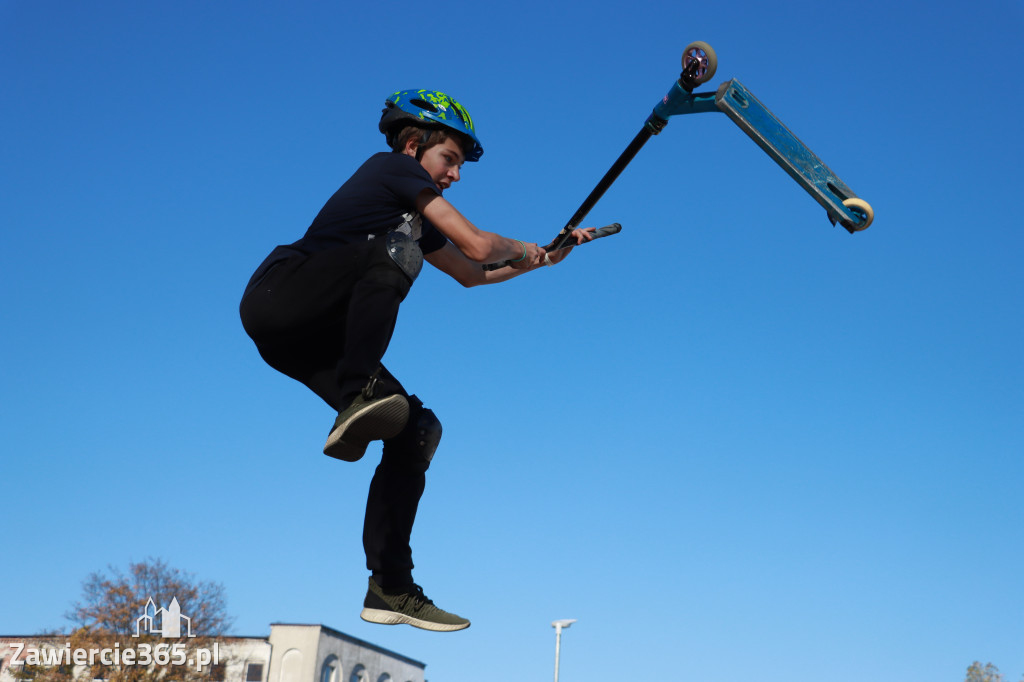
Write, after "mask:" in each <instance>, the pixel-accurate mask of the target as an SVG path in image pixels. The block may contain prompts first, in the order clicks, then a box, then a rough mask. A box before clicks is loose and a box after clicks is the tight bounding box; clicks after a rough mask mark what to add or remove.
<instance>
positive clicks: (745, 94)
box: [715, 78, 864, 233]
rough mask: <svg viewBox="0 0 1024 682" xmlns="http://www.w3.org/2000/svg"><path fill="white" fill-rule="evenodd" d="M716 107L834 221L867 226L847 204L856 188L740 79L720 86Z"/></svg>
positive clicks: (850, 226)
mask: <svg viewBox="0 0 1024 682" xmlns="http://www.w3.org/2000/svg"><path fill="white" fill-rule="evenodd" d="M715 106H716V107H718V109H719V111H721V112H723V113H725V114H726V115H728V116H729V118H731V119H732V120H733V122H734V123H736V125H737V126H739V127H740V128H741V129H742V130H743V132H745V133H746V134H747V135H749V136H750V138H751V139H752V140H753V141H754V142H756V143H757V144H758V146H760V147H761V148H762V149H763V150H764V151H765V152H766V153H767V154H768V156H770V157H771V158H772V159H773V160H774V161H775V162H776V163H777V164H779V166H781V167H782V169H783V170H785V171H786V172H787V173H789V175H790V176H791V177H792V178H793V179H794V180H796V181H797V182H798V183H799V184H800V186H801V187H803V188H804V189H805V190H806V191H807V193H808V194H810V195H811V196H812V197H814V199H815V200H816V201H817V202H818V203H819V204H821V205H822V206H823V207H824V208H825V210H826V211H827V212H828V216H829V219H830V220H831V221H832V222H833V224H835V222H837V221H838V222H839V223H840V224H841V225H842V226H843V227H844V228H846V230H847V231H849V232H851V233H852V232H854V231H856V230H858V229H862V228H863V227H864V219H863V216H861V215H860V214H858V213H857V212H855V211H853V210H851V209H850V208H848V207H846V206H844V205H843V201H844V200H845V199H850V198H853V197H856V196H857V195H856V194H854V193H853V190H851V189H850V188H849V187H847V186H846V184H845V183H844V182H843V181H842V180H840V179H839V177H838V176H837V175H836V174H835V173H833V172H832V170H831V169H830V168H829V167H828V166H826V165H825V164H824V162H822V160H821V159H819V158H818V157H817V155H816V154H815V153H814V152H812V151H811V150H810V149H808V147H807V145H805V144H804V143H803V142H801V141H800V140H799V139H798V138H797V137H796V135H794V134H793V133H792V132H791V131H790V130H789V128H787V127H786V126H785V125H783V123H782V122H781V121H780V120H779V119H777V118H776V117H775V115H774V114H772V112H770V111H768V109H767V108H766V107H765V106H764V105H763V104H761V102H760V100H758V99H757V98H756V97H754V95H752V94H751V93H750V91H749V90H747V89H746V88H745V87H743V85H742V84H741V83H740V82H739V81H738V80H736V79H735V78H734V79H732V80H730V81H727V82H725V83H722V85H721V86H719V88H718V92H717V93H716V94H715Z"/></svg>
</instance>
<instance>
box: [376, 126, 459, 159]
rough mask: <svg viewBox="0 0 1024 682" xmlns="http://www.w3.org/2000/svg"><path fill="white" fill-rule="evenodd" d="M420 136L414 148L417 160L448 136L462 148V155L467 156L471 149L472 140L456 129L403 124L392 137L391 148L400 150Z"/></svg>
mask: <svg viewBox="0 0 1024 682" xmlns="http://www.w3.org/2000/svg"><path fill="white" fill-rule="evenodd" d="M414 137H419V138H420V146H419V147H418V148H417V149H416V160H417V161H419V160H421V159H422V158H423V154H424V152H426V151H427V150H428V149H430V148H431V147H434V146H436V145H439V144H442V143H443V142H444V141H445V140H447V139H448V138H451V139H453V140H455V142H456V143H457V144H458V145H459V147H460V148H461V149H462V154H463V156H466V157H468V156H469V154H470V152H471V151H472V150H473V146H474V144H473V140H471V139H469V137H468V136H467V135H463V134H462V133H460V132H458V131H457V130H451V129H450V128H424V127H422V126H405V127H404V128H402V129H401V130H399V131H398V134H397V135H395V137H394V143H393V144H392V145H391V149H392V150H394V151H396V152H400V151H402V150H403V149H405V145H406V143H407V142H408V141H409V140H410V139H412V138H414Z"/></svg>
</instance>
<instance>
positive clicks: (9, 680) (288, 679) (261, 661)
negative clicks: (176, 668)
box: [0, 623, 426, 682]
mask: <svg viewBox="0 0 1024 682" xmlns="http://www.w3.org/2000/svg"><path fill="white" fill-rule="evenodd" d="M217 644H218V647H219V649H218V651H219V653H220V659H221V663H220V664H219V665H212V664H211V665H209V666H207V667H206V668H205V670H206V672H207V673H208V675H209V678H210V682H425V680H424V677H423V671H424V668H426V664H425V663H421V662H419V661H416V660H413V659H411V658H408V657H406V656H403V655H401V654H398V653H395V652H394V651H389V650H387V649H384V648H383V647H379V646H377V645H376V644H371V643H370V642H364V641H363V640H360V639H356V638H355V637H352V636H350V635H346V634H345V633H343V632H339V631H337V630H334V629H332V628H329V627H327V626H325V625H296V624H289V623H273V624H271V626H270V636H269V637H266V638H263V637H223V638H220V639H219V640H217ZM129 647H131V644H130V643H129V644H127V645H125V648H129ZM62 648H67V649H68V650H67V652H66V653H64V654H61V649H62ZM41 650H49V655H50V656H51V657H52V656H54V655H57V654H60V655H62V656H64V657H65V658H71V656H72V655H73V654H74V653H75V652H72V651H71V650H70V645H68V644H67V643H66V642H65V639H64V638H63V637H61V636H56V637H39V636H26V637H0V682H16V680H15V678H14V677H13V675H11V668H12V667H13V668H14V669H15V670H17V668H18V667H19V666H22V665H24V664H25V663H26V662H28V663H34V662H37V661H38V660H40V659H41V660H42V661H43V662H44V663H45V661H46V660H47V659H46V656H42V655H40V653H39V652H40V651H41ZM33 651H35V652H36V653H35V654H33ZM122 654H123V650H121V651H118V652H117V655H118V656H120V655H122ZM33 655H34V656H35V659H33V658H32V656H33ZM97 656H98V654H97ZM106 656H107V658H111V657H112V654H111V653H109V650H108V653H107V654H106ZM182 658H184V657H182ZM99 660H102V661H103V662H104V663H105V662H106V661H105V660H103V659H99ZM126 660H127V659H126ZM87 670H89V666H88V665H76V666H75V672H76V677H81V678H83V679H87V676H86V674H85V672H86V671H87ZM101 679H102V678H101Z"/></svg>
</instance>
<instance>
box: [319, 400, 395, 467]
mask: <svg viewBox="0 0 1024 682" xmlns="http://www.w3.org/2000/svg"><path fill="white" fill-rule="evenodd" d="M408 421H409V401H408V400H406V398H405V396H404V395H399V394H397V393H396V394H395V395H389V396H386V397H384V398H370V399H367V398H366V397H365V396H364V395H363V394H362V393H360V394H359V395H357V396H356V399H355V400H353V401H352V404H351V405H349V406H348V407H347V408H345V410H344V411H343V412H341V413H339V414H338V418H337V419H335V420H334V426H333V427H331V432H330V434H328V436H327V444H326V445H324V454H325V455H330V456H331V457H334V458H336V459H342V460H345V461H346V462H355V461H358V460H359V458H360V457H362V456H363V454H364V453H365V452H366V446H367V445H369V444H370V441H372V440H387V439H388V438H394V437H395V436H397V435H398V434H399V433H400V432H401V431H402V429H404V428H405V424H406V422H408Z"/></svg>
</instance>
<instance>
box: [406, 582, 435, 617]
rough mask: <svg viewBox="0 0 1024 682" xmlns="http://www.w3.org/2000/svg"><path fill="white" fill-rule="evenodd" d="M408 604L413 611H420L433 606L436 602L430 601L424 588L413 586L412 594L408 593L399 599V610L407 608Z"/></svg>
mask: <svg viewBox="0 0 1024 682" xmlns="http://www.w3.org/2000/svg"><path fill="white" fill-rule="evenodd" d="M410 602H411V603H410ZM407 604H408V605H409V606H410V607H411V608H412V610H413V611H419V610H420V609H422V608H424V607H426V606H433V605H434V602H432V601H431V600H430V599H428V598H427V595H425V594H423V588H422V587H420V586H419V585H413V586H412V591H411V592H406V593H405V594H403V595H402V596H401V597H399V599H398V607H399V608H405V606H406V605H407Z"/></svg>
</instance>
